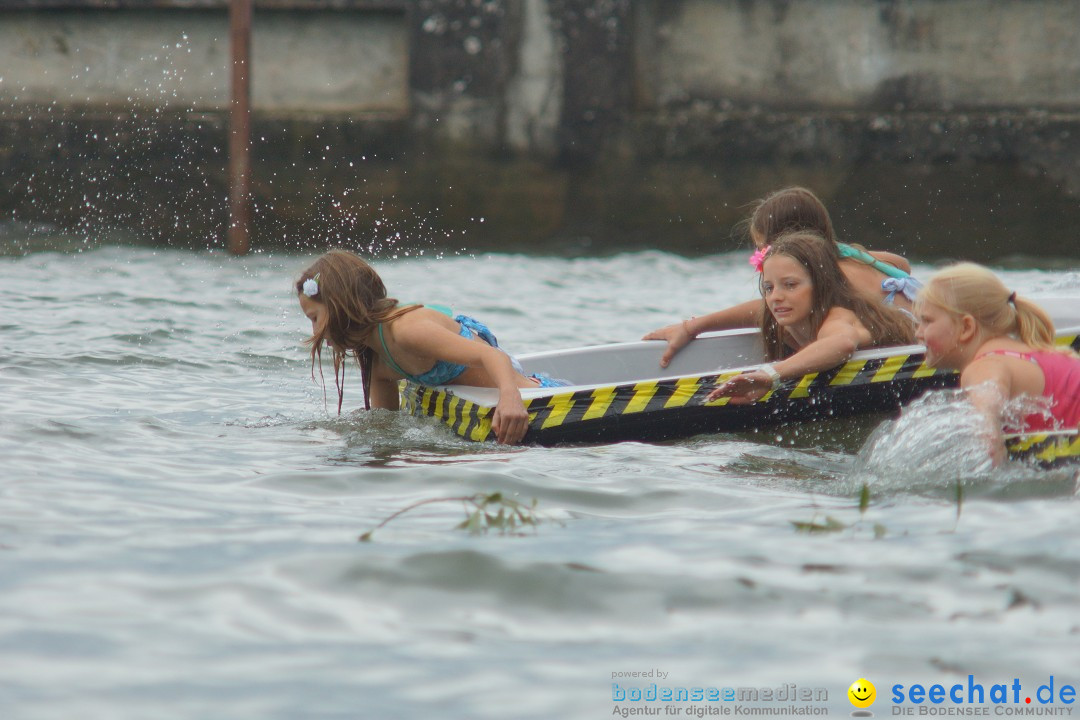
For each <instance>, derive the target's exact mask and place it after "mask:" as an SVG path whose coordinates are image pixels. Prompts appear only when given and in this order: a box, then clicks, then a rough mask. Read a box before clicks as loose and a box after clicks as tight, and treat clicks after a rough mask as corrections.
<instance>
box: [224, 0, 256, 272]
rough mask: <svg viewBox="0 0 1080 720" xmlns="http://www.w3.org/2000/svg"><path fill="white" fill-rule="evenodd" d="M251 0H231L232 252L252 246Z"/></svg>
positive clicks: (230, 217)
mask: <svg viewBox="0 0 1080 720" xmlns="http://www.w3.org/2000/svg"><path fill="white" fill-rule="evenodd" d="M251 2H252V0H230V2H229V36H230V45H231V54H232V76H231V83H230V93H231V96H232V102H231V103H230V107H229V233H228V243H229V252H230V253H232V254H233V255H244V254H246V253H247V251H248V249H249V248H250V247H251Z"/></svg>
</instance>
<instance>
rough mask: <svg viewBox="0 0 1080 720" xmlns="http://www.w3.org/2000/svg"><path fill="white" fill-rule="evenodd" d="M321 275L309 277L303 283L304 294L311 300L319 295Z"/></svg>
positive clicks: (316, 274)
mask: <svg viewBox="0 0 1080 720" xmlns="http://www.w3.org/2000/svg"><path fill="white" fill-rule="evenodd" d="M320 275H322V273H315V277H309V278H308V279H307V280H305V281H304V287H303V289H304V294H305V295H307V296H308V297H309V298H313V297H315V296H316V295H318V294H319V276H320Z"/></svg>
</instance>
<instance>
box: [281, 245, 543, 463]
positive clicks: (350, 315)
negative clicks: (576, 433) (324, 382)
mask: <svg viewBox="0 0 1080 720" xmlns="http://www.w3.org/2000/svg"><path fill="white" fill-rule="evenodd" d="M296 293H297V297H298V298H299V300H300V308H301V309H302V310H303V311H304V314H305V315H306V316H307V317H308V319H309V320H311V337H310V338H308V339H307V340H306V341H305V342H306V344H307V345H308V346H310V348H311V363H312V370H311V372H312V377H314V375H315V364H316V362H317V361H318V360H321V358H322V348H323V346H324V345H325V346H327V347H328V348H329V349H330V351H331V352H332V354H333V360H334V382H335V384H336V386H337V391H338V412H339V413H340V412H341V403H342V399H343V395H344V380H345V357H346V355H347V354H348V353H350V352H351V353H352V354H353V356H354V357H355V358H356V361H357V364H359V365H360V370H361V376H362V378H361V379H362V383H363V389H364V406H365V407H367V408H369V409H370V408H372V407H376V408H387V409H390V410H397V409H398V381H399V380H401V379H402V378H405V379H409V380H412V381H414V382H417V383H421V384H424V385H445V384H450V383H453V384H457V385H473V386H478V387H493V388H498V389H499V402H498V404H497V405H496V407H495V412H494V414H493V415H492V419H491V428H492V430H493V431H494V432H495V437H496V438H497V439H498V440H499V442H502V443H516V442H520V441H521V439H522V438H523V437H524V436H525V431H526V430H527V429H528V424H529V416H528V414H527V413H526V412H525V406H524V403H523V402H522V400H521V392H520V390H519V388H530V387H537V386H538V385H546V384H549V383H550V381H548V380H546V379H540V378H529V377H525V376H524V375H523V374H522V372H521V366H520V365H518V364H517V362H516V361H515V360H514V359H513V358H511V357H510V356H509V355H507V354H506V353H505V352H503V351H502V350H500V349H499V346H498V342H497V341H496V339H495V336H494V335H493V334H492V333H491V331H490V330H489V329H488V328H487V327H486V326H485V325H484V324H483V323H481V322H478V321H477V320H474V319H472V318H470V317H467V316H465V315H456V316H455V315H454V314H453V313H452V312H451V311H450V310H449V309H448V308H444V307H441V306H437V305H422V304H419V303H405V304H402V303H399V302H398V301H397V300H396V299H394V298H391V297H387V294H386V286H385V285H383V282H382V279H381V278H380V277H379V276H378V274H377V273H376V272H375V270H374V269H373V268H372V267H371V266H370V265H368V264H367V263H366V262H364V261H363V260H362V259H360V258H359V257H358V256H356V255H354V254H353V253H350V252H347V251H345V250H331V251H330V252H328V253H326V254H325V255H323V256H321V257H320V258H319V259H317V260H316V261H315V262H314V263H313V264H312V265H311V267H309V268H308V269H306V270H304V272H303V273H301V274H300V278H299V279H298V280H297V282H296Z"/></svg>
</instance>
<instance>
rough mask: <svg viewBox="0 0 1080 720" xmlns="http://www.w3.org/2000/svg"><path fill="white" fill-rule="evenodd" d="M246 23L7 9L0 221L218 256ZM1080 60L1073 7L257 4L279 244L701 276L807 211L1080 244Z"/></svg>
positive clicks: (890, 232) (855, 222)
mask: <svg viewBox="0 0 1080 720" xmlns="http://www.w3.org/2000/svg"><path fill="white" fill-rule="evenodd" d="M226 7H227V6H226V3H225V2H224V0H138V1H137V0H0V213H2V214H0V220H2V218H3V217H4V216H6V217H8V218H9V219H12V220H14V221H16V222H19V223H30V224H33V223H35V222H45V223H50V224H53V225H59V226H61V227H67V228H75V229H76V230H77V231H78V232H80V233H93V232H95V231H100V229H101V228H102V227H116V228H120V229H124V230H126V231H130V232H133V233H134V234H135V235H136V236H137V237H142V238H149V239H151V240H152V241H155V242H170V243H190V244H196V245H199V244H206V243H209V244H215V243H219V242H220V240H221V236H222V235H223V228H224V223H225V222H226V219H225V217H224V208H223V207H220V205H221V198H223V197H224V195H225V187H224V183H225V178H224V160H225V158H224V146H225V142H224V138H225V124H224V122H225V121H224V112H223V111H224V110H225V109H226V107H227V88H226V81H227V68H228V57H227V54H228V46H227V39H226V35H227V13H226ZM1078 47H1080V3H1076V2H1074V0H1025V1H1024V2H1016V1H1015V0H876V1H874V2H870V1H868V0H635V1H632V0H411V1H407V0H257V2H256V11H255V26H254V49H253V53H254V65H253V73H252V77H253V93H254V102H255V107H256V114H255V136H256V137H255V139H254V147H253V152H254V163H255V165H254V169H255V185H254V186H255V192H256V200H257V202H258V216H257V218H256V223H257V227H258V229H259V232H260V233H261V234H262V236H263V239H262V242H264V243H266V242H277V243H282V242H284V243H286V244H292V243H297V244H304V243H307V242H323V241H325V240H327V239H330V240H344V239H348V238H360V240H358V242H360V243H366V244H372V243H374V244H375V245H378V244H379V243H380V242H383V241H384V240H385V239H386V238H387V237H392V236H393V233H390V234H389V235H388V234H387V228H391V227H393V228H395V230H394V232H396V233H397V234H398V235H402V234H404V235H408V236H409V237H412V238H415V237H418V236H422V237H421V240H419V241H418V242H420V243H421V244H434V245H438V246H442V245H449V246H454V247H460V246H469V247H514V248H518V249H520V248H521V247H530V248H536V247H544V248H548V249H553V250H565V251H592V250H595V249H596V248H597V247H599V246H615V245H618V246H627V247H629V246H650V247H655V246H658V247H665V248H668V249H673V250H679V251H684V252H689V253H694V252H706V251H714V250H717V249H722V248H724V247H730V246H731V241H729V240H728V235H729V229H730V227H731V226H732V225H733V224H734V223H735V222H737V221H738V220H739V219H741V217H742V214H743V213H744V212H745V204H746V203H747V202H749V201H750V200H752V199H753V198H756V197H759V196H761V195H762V194H764V193H766V192H768V191H770V190H772V189H775V188H776V187H779V186H782V185H787V184H793V183H800V184H807V185H810V186H811V187H813V188H814V189H815V190H816V191H818V192H819V194H821V195H822V196H823V197H824V198H825V199H826V200H827V202H828V204H829V205H830V207H831V208H832V209H833V213H834V216H836V217H837V218H838V219H839V220H840V221H841V222H839V223H838V224H839V225H840V227H841V231H842V232H844V233H845V234H846V235H847V236H848V237H850V238H851V239H855V240H861V241H863V242H866V243H867V244H870V245H889V246H891V247H893V248H895V249H899V250H903V251H907V252H911V253H915V254H922V255H928V256H940V255H942V254H966V255H967V256H970V257H976V258H989V257H999V256H1002V255H1006V254H1009V253H1010V252H1012V251H1013V250H1014V248H1017V247H1020V244H1018V243H1017V242H1016V238H1018V237H1024V238H1030V239H1034V238H1037V237H1040V236H1042V235H1043V234H1044V233H1048V232H1057V233H1058V234H1059V235H1060V231H1059V229H1060V228H1062V227H1077V226H1078V225H1080V202H1078V199H1080V52H1077V50H1076V48H1078ZM85 198H91V199H92V201H91V202H87V201H86V199H85ZM481 218H482V219H483V221H482V222H481V220H480V219H481ZM2 229H3V225H2V224H0V231H2ZM257 242H259V240H258V239H257ZM1022 245H1023V248H1024V249H1025V250H1028V249H1031V248H1039V247H1040V245H1039V243H1037V242H1033V241H1032V242H1027V241H1025V242H1024V243H1022ZM1053 252H1055V253H1056V254H1064V255H1066V256H1071V255H1076V256H1080V241H1078V240H1077V239H1076V238H1074V237H1073V236H1071V235H1068V236H1066V237H1065V238H1064V239H1063V240H1062V241H1060V242H1058V243H1056V244H1055V248H1054V250H1053Z"/></svg>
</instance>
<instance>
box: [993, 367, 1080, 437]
mask: <svg viewBox="0 0 1080 720" xmlns="http://www.w3.org/2000/svg"><path fill="white" fill-rule="evenodd" d="M987 355H1008V356H1009V357H1015V358H1020V359H1021V360H1029V361H1031V362H1033V363H1035V364H1036V365H1038V366H1039V369H1040V370H1042V373H1043V395H1044V396H1046V397H1048V398H1050V400H1051V402H1050V414H1051V415H1052V416H1053V418H1052V419H1047V418H1044V417H1043V416H1042V415H1028V416H1027V417H1025V418H1024V431H1025V432H1041V431H1043V430H1055V429H1067V428H1075V427H1077V426H1080V358H1077V357H1075V356H1073V355H1066V354H1065V353H1059V352H1049V351H1045V350H1042V351H1039V352H1031V353H1019V352H1014V351H1012V350H991V351H990V352H986V353H983V354H982V355H980V356H979V357H986V356H987Z"/></svg>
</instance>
